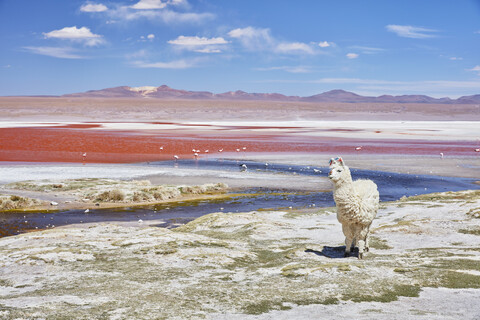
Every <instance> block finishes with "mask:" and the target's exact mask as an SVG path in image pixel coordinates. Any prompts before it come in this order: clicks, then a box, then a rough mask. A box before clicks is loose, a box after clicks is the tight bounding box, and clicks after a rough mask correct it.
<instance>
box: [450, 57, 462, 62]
mask: <svg viewBox="0 0 480 320" xmlns="http://www.w3.org/2000/svg"><path fill="white" fill-rule="evenodd" d="M449 59H450V60H453V61H456V60H463V58H462V57H450V58H449Z"/></svg>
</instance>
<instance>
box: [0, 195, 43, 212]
mask: <svg viewBox="0 0 480 320" xmlns="http://www.w3.org/2000/svg"><path fill="white" fill-rule="evenodd" d="M42 204H45V203H44V202H43V201H40V200H37V199H30V198H26V197H20V196H16V195H12V196H0V211H8V210H19V209H24V208H30V207H33V206H38V205H42Z"/></svg>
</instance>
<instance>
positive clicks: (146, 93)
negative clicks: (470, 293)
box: [62, 85, 480, 104]
mask: <svg viewBox="0 0 480 320" xmlns="http://www.w3.org/2000/svg"><path fill="white" fill-rule="evenodd" d="M62 97H82V98H147V99H192V100H193V99H196V100H260V101H304V102H343V103H361V102H364V103H441V104H454V103H457V104H477V103H480V94H477V95H471V96H463V97H460V98H458V99H450V98H439V99H437V98H432V97H429V96H425V95H401V96H391V95H382V96H379V97H368V96H361V95H358V94H356V93H353V92H348V91H345V90H338V89H337V90H331V91H327V92H324V93H320V94H316V95H313V96H308V97H298V96H286V95H283V94H280V93H248V92H245V91H241V90H238V91H229V92H225V93H218V94H215V93H211V92H208V91H187V90H178V89H173V88H170V87H169V86H166V85H162V86H159V87H153V86H144V87H128V86H121V87H114V88H107V89H102V90H90V91H87V92H81V93H71V94H65V95H63V96H62Z"/></svg>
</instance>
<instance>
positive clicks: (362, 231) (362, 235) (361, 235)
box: [355, 225, 368, 259]
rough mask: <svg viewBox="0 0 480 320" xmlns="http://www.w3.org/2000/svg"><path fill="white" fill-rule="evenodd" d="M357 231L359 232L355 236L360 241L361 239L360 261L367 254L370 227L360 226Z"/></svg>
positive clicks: (359, 243)
mask: <svg viewBox="0 0 480 320" xmlns="http://www.w3.org/2000/svg"><path fill="white" fill-rule="evenodd" d="M356 231H357V232H355V235H356V236H357V238H358V239H360V240H358V259H363V253H364V252H365V247H366V238H367V234H368V227H364V226H360V225H358V226H357V229H356Z"/></svg>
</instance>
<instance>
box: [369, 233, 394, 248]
mask: <svg viewBox="0 0 480 320" xmlns="http://www.w3.org/2000/svg"><path fill="white" fill-rule="evenodd" d="M369 245H370V248H373V249H377V250H388V249H393V248H392V247H391V246H389V245H388V241H387V240H385V239H380V238H378V237H374V236H370V241H369Z"/></svg>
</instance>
